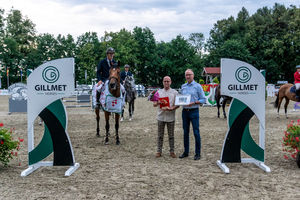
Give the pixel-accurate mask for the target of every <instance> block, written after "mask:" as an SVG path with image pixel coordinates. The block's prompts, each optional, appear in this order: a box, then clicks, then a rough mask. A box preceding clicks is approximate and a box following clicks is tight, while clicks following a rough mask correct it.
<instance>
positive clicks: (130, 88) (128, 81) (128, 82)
mask: <svg viewBox="0 0 300 200" xmlns="http://www.w3.org/2000/svg"><path fill="white" fill-rule="evenodd" d="M124 87H125V91H126V96H125V102H126V103H128V112H129V121H131V120H132V115H133V112H134V100H135V98H136V90H135V84H134V79H133V77H132V76H126V78H125V83H124ZM123 119H124V108H123V109H122V116H121V121H123Z"/></svg>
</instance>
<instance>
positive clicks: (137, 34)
mask: <svg viewBox="0 0 300 200" xmlns="http://www.w3.org/2000/svg"><path fill="white" fill-rule="evenodd" d="M133 37H134V39H135V40H136V41H137V47H136V50H135V51H136V60H135V63H134V64H135V74H136V76H135V77H136V82H137V83H141V84H144V85H146V86H147V85H148V86H149V85H152V86H155V85H153V84H158V82H157V81H155V80H153V79H152V78H153V77H152V76H151V75H154V76H157V74H156V71H157V70H156V68H157V67H158V66H157V59H158V57H157V54H156V43H155V38H154V34H153V32H152V31H151V30H150V29H149V28H148V27H146V28H141V27H135V28H134V29H133Z"/></svg>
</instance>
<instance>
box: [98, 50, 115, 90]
mask: <svg viewBox="0 0 300 200" xmlns="http://www.w3.org/2000/svg"><path fill="white" fill-rule="evenodd" d="M114 55H115V50H114V49H113V48H111V47H109V48H108V49H107V50H106V58H104V59H103V60H101V61H100V62H99V64H98V66H97V81H98V85H100V84H102V83H105V81H106V80H107V79H108V77H109V69H110V67H111V65H112V64H114V63H115V61H114V59H113V58H114Z"/></svg>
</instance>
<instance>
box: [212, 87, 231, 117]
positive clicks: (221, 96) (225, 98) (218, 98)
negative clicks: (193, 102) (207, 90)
mask: <svg viewBox="0 0 300 200" xmlns="http://www.w3.org/2000/svg"><path fill="white" fill-rule="evenodd" d="M215 99H216V102H217V108H218V118H220V107H221V105H220V104H221V102H220V100H221V99H223V100H222V109H223V115H224V118H225V119H226V118H227V117H226V112H225V106H226V103H227V101H229V102H230V101H231V100H232V97H229V96H226V95H221V85H218V86H217V88H216V91H215Z"/></svg>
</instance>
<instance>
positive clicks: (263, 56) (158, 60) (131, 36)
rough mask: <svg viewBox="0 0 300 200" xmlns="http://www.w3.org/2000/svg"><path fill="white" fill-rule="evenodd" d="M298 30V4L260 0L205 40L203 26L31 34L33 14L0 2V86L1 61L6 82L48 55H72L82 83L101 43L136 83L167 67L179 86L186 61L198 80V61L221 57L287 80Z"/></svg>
mask: <svg viewBox="0 0 300 200" xmlns="http://www.w3.org/2000/svg"><path fill="white" fill-rule="evenodd" d="M299 38H300V9H299V8H297V7H296V6H289V7H285V6H284V5H280V4H277V3H276V4H274V7H273V8H267V7H263V8H260V9H258V10H257V11H256V12H255V13H254V14H253V15H251V16H250V15H249V13H248V11H247V10H246V9H245V8H242V9H241V10H240V12H239V13H238V14H237V17H233V16H230V17H229V18H227V19H221V20H219V21H217V22H216V23H215V24H214V26H213V28H212V29H211V31H210V37H209V38H208V40H207V41H206V42H205V40H204V36H203V34H202V33H191V34H190V35H189V37H188V39H186V38H184V37H183V36H181V35H178V36H176V37H175V38H173V39H172V40H171V41H170V42H163V41H160V42H157V41H156V40H155V37H154V33H153V32H152V31H151V30H150V29H149V28H148V27H144V28H143V27H135V28H134V29H133V30H132V31H129V30H126V29H124V28H123V29H121V30H120V31H118V32H105V34H104V36H103V37H101V39H99V38H98V35H97V33H95V32H86V33H84V34H83V35H81V36H79V37H78V38H77V39H74V38H73V37H72V35H70V34H67V35H66V36H63V35H60V34H59V35H58V36H57V37H54V36H53V35H51V34H49V33H44V34H39V35H36V31H35V25H34V24H33V22H31V21H30V20H29V19H28V18H27V17H24V16H23V15H22V13H21V12H20V11H19V10H14V9H11V10H10V11H9V12H8V13H7V15H5V13H4V10H2V9H0V76H2V87H7V85H6V84H7V76H6V69H7V68H9V82H10V84H12V83H15V82H19V81H20V68H22V69H23V72H25V71H26V70H27V69H33V68H35V67H37V66H39V65H40V64H42V63H43V62H45V61H48V60H53V59H58V58H64V57H75V63H76V65H75V76H76V81H79V83H85V71H87V83H90V82H91V79H94V78H96V66H97V64H98V62H99V61H100V60H101V59H103V58H105V57H106V49H107V48H108V47H113V48H114V49H115V50H116V53H115V59H116V60H119V61H120V62H121V65H122V66H124V65H125V64H129V65H130V66H131V68H130V70H131V71H132V72H133V74H134V76H135V78H136V83H137V84H143V85H145V86H162V78H163V77H164V76H166V75H168V76H170V77H171V78H172V87H174V88H176V87H180V85H181V84H182V83H184V81H185V79H184V72H185V70H186V69H188V68H191V69H193V71H194V74H195V80H198V79H199V78H200V74H201V72H202V69H203V67H204V66H206V67H219V66H220V59H221V58H233V59H238V60H242V61H245V62H248V63H250V64H252V65H253V66H255V67H257V68H258V69H266V72H267V73H266V80H267V81H268V82H269V83H274V82H276V81H277V80H288V81H289V82H292V81H293V73H294V72H295V66H296V65H298V64H300V54H299V52H300V39H299ZM202 52H206V53H205V54H202ZM23 74H25V73H23ZM23 80H25V78H23Z"/></svg>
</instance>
